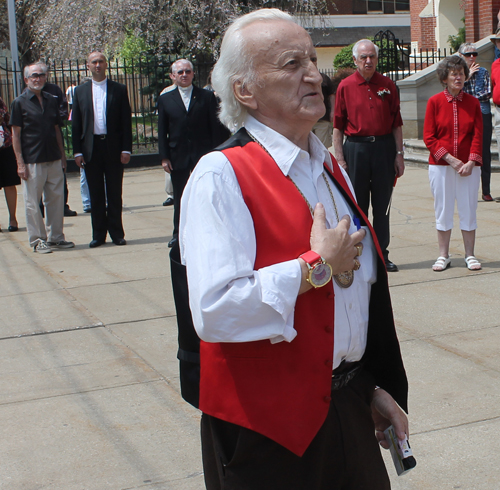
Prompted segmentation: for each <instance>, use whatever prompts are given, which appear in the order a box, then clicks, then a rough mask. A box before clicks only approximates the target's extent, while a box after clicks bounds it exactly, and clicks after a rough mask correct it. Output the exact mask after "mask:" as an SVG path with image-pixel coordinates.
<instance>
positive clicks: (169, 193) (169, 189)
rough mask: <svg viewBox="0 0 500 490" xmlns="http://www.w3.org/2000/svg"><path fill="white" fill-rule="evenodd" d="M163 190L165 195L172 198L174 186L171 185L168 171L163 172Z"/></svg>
mask: <svg viewBox="0 0 500 490" xmlns="http://www.w3.org/2000/svg"><path fill="white" fill-rule="evenodd" d="M165 192H166V193H167V197H171V198H172V199H173V198H174V186H173V185H172V177H171V176H170V174H169V173H168V172H165Z"/></svg>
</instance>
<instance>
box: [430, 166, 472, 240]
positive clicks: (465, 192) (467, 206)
mask: <svg viewBox="0 0 500 490" xmlns="http://www.w3.org/2000/svg"><path fill="white" fill-rule="evenodd" d="M480 179H481V167H474V168H473V169H472V174H471V175H469V176H468V177H462V176H460V175H459V174H458V173H457V172H456V171H455V170H454V169H453V168H452V167H451V166H450V165H429V181H430V184H431V191H432V195H433V196H434V212H435V214H436V228H437V229H438V230H439V231H448V230H451V229H452V228H453V214H454V212H455V201H457V209H458V216H459V218H460V229H461V230H464V231H472V230H475V229H476V228H477V223H476V210H477V199H478V191H479V181H480Z"/></svg>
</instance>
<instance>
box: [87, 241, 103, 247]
mask: <svg viewBox="0 0 500 490" xmlns="http://www.w3.org/2000/svg"><path fill="white" fill-rule="evenodd" d="M105 243H106V240H92V241H91V242H90V243H89V247H90V248H96V247H100V246H101V245H104V244H105Z"/></svg>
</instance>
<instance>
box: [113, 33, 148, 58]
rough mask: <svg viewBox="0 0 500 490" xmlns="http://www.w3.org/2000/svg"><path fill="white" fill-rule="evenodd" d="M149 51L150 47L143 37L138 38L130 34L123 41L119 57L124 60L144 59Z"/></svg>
mask: <svg viewBox="0 0 500 490" xmlns="http://www.w3.org/2000/svg"><path fill="white" fill-rule="evenodd" d="M147 51H149V46H148V44H147V43H146V41H145V40H144V39H143V38H142V37H138V36H136V35H135V34H134V33H133V32H128V33H127V35H126V36H125V39H124V40H123V44H122V47H121V48H120V51H119V53H118V56H119V57H120V58H123V59H127V60H130V59H132V58H134V59H137V60H138V59H140V58H141V59H142V58H143V57H144V53H146V52H147Z"/></svg>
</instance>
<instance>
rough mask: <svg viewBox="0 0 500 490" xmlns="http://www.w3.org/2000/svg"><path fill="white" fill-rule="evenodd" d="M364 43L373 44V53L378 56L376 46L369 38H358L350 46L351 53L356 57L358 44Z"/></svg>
mask: <svg viewBox="0 0 500 490" xmlns="http://www.w3.org/2000/svg"><path fill="white" fill-rule="evenodd" d="M365 43H368V44H373V46H374V47H375V54H376V55H377V58H378V49H379V48H378V46H377V45H376V44H375V43H374V42H373V41H370V40H369V39H360V40H359V41H358V42H357V43H356V44H355V45H354V46H353V47H352V55H353V56H354V57H355V58H356V59H358V49H359V46H360V44H365Z"/></svg>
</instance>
